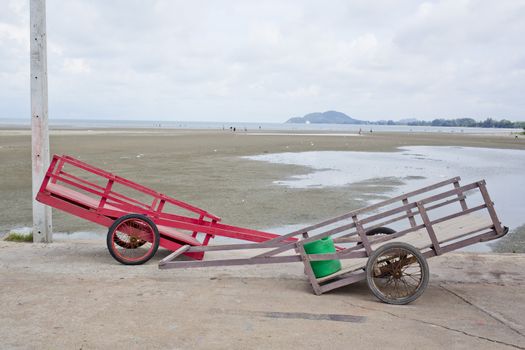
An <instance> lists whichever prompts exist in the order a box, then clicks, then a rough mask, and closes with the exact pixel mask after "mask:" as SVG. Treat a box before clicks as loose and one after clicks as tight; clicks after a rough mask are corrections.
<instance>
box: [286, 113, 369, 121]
mask: <svg viewBox="0 0 525 350" xmlns="http://www.w3.org/2000/svg"><path fill="white" fill-rule="evenodd" d="M286 122H287V123H295V124H310V123H311V124H366V122H365V121H362V120H357V119H353V118H351V117H349V116H347V115H346V114H344V113H341V112H337V111H326V112H323V113H320V112H316V113H310V114H307V115H305V116H304V117H295V118H290V119H288V120H287V121H286Z"/></svg>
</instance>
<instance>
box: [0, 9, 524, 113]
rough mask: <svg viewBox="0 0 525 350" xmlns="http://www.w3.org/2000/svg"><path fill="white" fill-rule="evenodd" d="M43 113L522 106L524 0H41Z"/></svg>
mask: <svg viewBox="0 0 525 350" xmlns="http://www.w3.org/2000/svg"><path fill="white" fill-rule="evenodd" d="M7 5H8V6H6V10H5V11H3V12H1V13H0V78H1V79H2V81H3V83H2V84H0V117H20V118H25V117H27V115H28V113H29V112H28V110H29V106H28V100H29V96H28V94H29V86H28V83H29V79H28V73H29V72H28V70H29V64H28V63H29V62H28V61H29V53H28V51H29V44H28V42H29V39H28V33H29V23H28V22H29V13H28V11H29V9H28V6H27V2H26V1H25V0H7ZM47 6H48V9H47V10H48V18H47V24H48V65H49V98H50V115H51V117H52V118H67V117H78V118H91V117H93V118H116V117H119V118H134V119H179V120H180V119H185V120H253V121H260V120H265V121H284V120H286V119H288V118H289V117H290V116H297V115H301V114H305V113H309V112H313V111H324V110H329V109H335V110H341V111H343V112H346V113H348V114H350V115H351V116H353V117H356V118H361V119H385V118H388V119H397V118H404V117H418V118H423V119H425V118H426V119H429V118H434V117H460V116H472V117H475V118H485V117H488V116H491V117H497V118H502V117H506V118H510V119H525V113H524V111H525V99H523V98H522V96H521V95H522V93H521V91H525V46H524V45H522V44H521V43H522V41H523V37H524V36H525V2H523V1H504V2H491V1H483V0H476V1H475V0H444V1H428V2H419V1H396V2H392V1H387V0H377V1H374V2H369V1H365V0H358V1H352V2H348V1H343V0H332V1H326V2H322V3H321V2H317V1H299V0H287V1H277V0H270V1H240V0H239V1H235V0H231V1H226V0H225V1H193V2H184V1H168V0H157V1H155V0H149V1H133V2H130V1H125V0H114V1H102V0H98V1H87V0H71V1H67V2H64V1H58V0H48V1H47Z"/></svg>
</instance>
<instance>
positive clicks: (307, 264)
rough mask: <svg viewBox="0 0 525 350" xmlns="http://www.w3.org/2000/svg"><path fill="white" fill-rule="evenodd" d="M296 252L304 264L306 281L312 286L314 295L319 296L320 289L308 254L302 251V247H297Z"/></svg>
mask: <svg viewBox="0 0 525 350" xmlns="http://www.w3.org/2000/svg"><path fill="white" fill-rule="evenodd" d="M297 252H298V253H299V255H300V256H301V260H302V261H303V264H304V273H305V274H306V276H307V277H308V280H309V281H310V284H311V285H312V288H313V290H314V293H315V294H316V295H320V294H321V289H320V286H319V283H317V279H316V277H315V274H314V270H313V269H312V265H311V264H310V258H309V257H308V254H306V250H305V249H304V246H302V245H301V246H298V247H297Z"/></svg>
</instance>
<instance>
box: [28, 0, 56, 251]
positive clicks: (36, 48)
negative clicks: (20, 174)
mask: <svg viewBox="0 0 525 350" xmlns="http://www.w3.org/2000/svg"><path fill="white" fill-rule="evenodd" d="M29 9H30V16H29V17H30V62H31V64H30V66H31V67H30V74H31V79H30V81H31V83H30V85H31V164H32V188H33V191H32V193H33V242H44V243H50V242H52V241H53V229H52V220H51V207H49V206H47V205H44V204H42V203H40V202H37V201H36V199H35V198H36V195H37V194H38V190H39V189H40V185H41V184H42V180H43V179H44V176H45V173H46V171H47V168H48V167H49V133H48V120H47V119H48V115H47V111H48V109H47V101H48V100H47V39H46V35H47V34H46V1H45V0H30V3H29Z"/></svg>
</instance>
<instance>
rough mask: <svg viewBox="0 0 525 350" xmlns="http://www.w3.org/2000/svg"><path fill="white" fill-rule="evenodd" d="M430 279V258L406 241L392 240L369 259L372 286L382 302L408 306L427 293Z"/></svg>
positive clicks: (369, 280) (367, 275) (369, 284)
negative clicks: (426, 257)
mask: <svg viewBox="0 0 525 350" xmlns="http://www.w3.org/2000/svg"><path fill="white" fill-rule="evenodd" d="M428 279H429V270H428V264H427V260H426V259H425V257H424V256H423V254H421V252H420V251H419V250H418V249H417V248H415V247H414V246H411V245H410V244H406V243H400V242H395V243H388V244H385V245H384V246H381V247H380V248H378V249H377V250H376V251H375V252H374V253H373V254H372V255H371V256H370V258H368V262H367V264H366V281H367V283H368V288H370V290H371V291H372V293H373V294H374V295H375V296H376V297H377V298H378V299H379V300H381V301H383V302H385V303H388V304H395V305H404V304H408V303H411V302H413V301H414V300H416V299H417V298H419V297H420V296H421V294H423V292H424V291H425V289H426V287H427V285H428Z"/></svg>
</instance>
